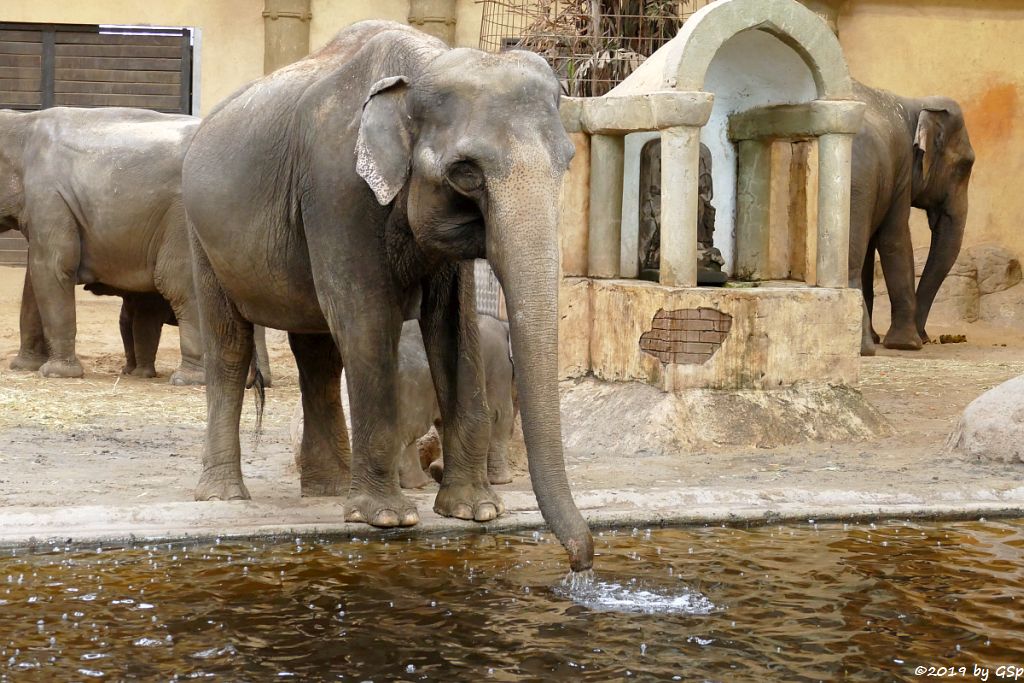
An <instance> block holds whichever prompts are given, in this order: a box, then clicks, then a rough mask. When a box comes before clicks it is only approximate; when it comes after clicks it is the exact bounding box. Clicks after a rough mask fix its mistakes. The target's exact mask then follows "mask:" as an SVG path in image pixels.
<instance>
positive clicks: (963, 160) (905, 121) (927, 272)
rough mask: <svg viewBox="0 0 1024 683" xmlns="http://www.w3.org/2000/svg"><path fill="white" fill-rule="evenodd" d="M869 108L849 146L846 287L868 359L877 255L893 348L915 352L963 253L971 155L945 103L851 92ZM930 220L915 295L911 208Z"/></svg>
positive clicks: (954, 112)
mask: <svg viewBox="0 0 1024 683" xmlns="http://www.w3.org/2000/svg"><path fill="white" fill-rule="evenodd" d="M855 94H856V96H857V98H858V99H860V100H861V101H863V102H865V103H866V104H867V105H868V106H867V111H866V112H865V118H864V127H863V128H862V129H861V132H860V133H859V134H857V136H856V137H855V138H854V141H853V172H852V188H851V189H852V194H851V207H850V286H851V287H859V288H861V289H862V291H863V292H864V301H865V317H864V333H863V338H862V340H861V353H863V354H865V355H871V354H873V353H874V344H875V342H877V341H878V339H879V338H878V335H876V334H875V333H874V330H873V329H872V327H871V309H872V303H873V300H874V291H873V283H874V265H875V252H876V251H877V252H878V255H879V257H880V258H881V261H882V273H883V274H884V276H885V284H886V288H887V289H888V291H889V300H890V302H891V303H892V325H891V326H890V328H889V331H888V332H887V333H886V334H885V338H884V341H883V342H882V343H883V345H884V346H885V347H886V348H890V349H908V350H913V349H920V348H921V345H922V343H923V342H925V341H928V334H927V332H926V331H925V323H926V322H927V320H928V312H929V311H930V310H931V306H932V302H933V301H934V300H935V294H936V293H937V292H938V291H939V287H940V286H941V285H942V281H943V280H944V279H945V277H946V275H948V274H949V270H950V268H952V266H953V263H954V262H955V261H956V257H957V255H958V254H959V253H960V245H961V244H962V242H963V236H964V226H965V225H966V222H967V190H968V185H969V183H970V179H971V168H972V167H973V165H974V150H973V149H972V148H971V141H970V139H969V137H968V135H967V127H966V125H965V124H964V117H963V113H962V112H961V111H960V106H959V105H958V104H957V103H956V102H955V101H954V100H951V99H949V98H946V97H925V98H922V99H910V98H905V97H897V96H896V95H893V94H892V93H889V92H886V91H884V90H876V89H874V88H869V87H867V86H865V85H862V84H860V83H857V84H855ZM911 207H916V208H920V209H925V210H926V211H927V212H928V225H929V227H930V228H931V248H930V250H929V252H928V260H927V261H926V263H925V267H924V272H923V273H922V275H921V281H920V284H918V286H917V292H916V294H915V292H914V250H913V245H912V244H911V240H910V226H909V220H910V209H911Z"/></svg>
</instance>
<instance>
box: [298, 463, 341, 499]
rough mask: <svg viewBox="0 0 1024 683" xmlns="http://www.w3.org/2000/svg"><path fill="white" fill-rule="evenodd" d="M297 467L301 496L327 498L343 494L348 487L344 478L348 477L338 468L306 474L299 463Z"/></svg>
mask: <svg viewBox="0 0 1024 683" xmlns="http://www.w3.org/2000/svg"><path fill="white" fill-rule="evenodd" d="M299 468H300V469H299V471H300V472H301V475H300V479H301V480H302V483H301V494H302V497H303V498H328V497H332V496H334V497H336V496H343V495H345V489H346V488H347V487H348V482H347V481H346V480H347V479H348V478H347V477H345V476H343V474H342V472H341V471H340V469H339V471H337V472H330V473H318V474H315V475H314V474H308V473H307V472H306V471H305V470H303V469H301V468H302V465H301V464H300V465H299Z"/></svg>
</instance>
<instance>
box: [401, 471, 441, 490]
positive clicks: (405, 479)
mask: <svg viewBox="0 0 1024 683" xmlns="http://www.w3.org/2000/svg"><path fill="white" fill-rule="evenodd" d="M398 481H399V483H400V484H401V486H402V488H403V489H421V488H423V487H424V486H426V485H427V484H429V483H430V482H431V481H433V480H432V479H431V478H430V477H428V476H427V474H426V473H425V472H424V471H423V470H422V469H421V468H419V467H409V468H405V467H403V468H400V469H399V471H398Z"/></svg>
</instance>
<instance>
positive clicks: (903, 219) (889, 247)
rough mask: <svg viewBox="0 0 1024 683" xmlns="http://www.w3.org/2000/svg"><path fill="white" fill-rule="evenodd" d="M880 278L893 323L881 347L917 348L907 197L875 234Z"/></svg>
mask: <svg viewBox="0 0 1024 683" xmlns="http://www.w3.org/2000/svg"><path fill="white" fill-rule="evenodd" d="M875 240H876V243H877V245H878V255H879V257H880V258H881V260H882V275H884V276H885V287H886V289H887V290H889V302H890V303H891V304H892V323H891V324H890V326H889V331H888V332H886V333H885V338H884V340H883V341H882V344H883V345H884V346H885V347H886V348H887V349H903V350H910V351H913V350H917V349H920V348H921V346H922V344H921V336H920V335H919V334H918V333H917V323H916V321H915V309H916V302H917V299H916V295H915V293H914V246H913V244H912V243H911V240H910V197H909V195H908V196H907V197H905V198H900V199H897V201H896V202H895V203H894V204H893V206H892V208H891V209H890V210H889V213H888V214H887V215H886V217H885V220H884V221H883V223H882V225H881V226H880V227H879V229H878V232H877V233H876V235H875Z"/></svg>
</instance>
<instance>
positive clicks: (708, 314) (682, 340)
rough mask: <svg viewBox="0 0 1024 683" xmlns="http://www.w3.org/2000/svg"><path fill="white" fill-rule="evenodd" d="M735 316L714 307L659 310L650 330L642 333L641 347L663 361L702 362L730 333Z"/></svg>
mask: <svg viewBox="0 0 1024 683" xmlns="http://www.w3.org/2000/svg"><path fill="white" fill-rule="evenodd" d="M731 329H732V316H731V315H729V314H728V313H722V312H721V311H719V310H716V309H714V308H703V307H702V308H683V309H680V310H676V311H666V310H665V309H661V310H659V311H658V312H657V313H655V314H654V319H653V320H652V321H651V329H650V330H648V331H647V332H644V333H643V334H642V335H640V350H641V351H643V352H644V353H649V354H651V355H652V356H654V357H655V358H657V359H658V360H660V361H661V362H662V363H677V364H688V365H700V364H702V363H706V362H707V361H708V360H709V359H710V358H711V356H713V355H715V351H718V347H720V346H721V345H722V342H724V341H725V338H726V337H728V336H729V331H730V330H731Z"/></svg>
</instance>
